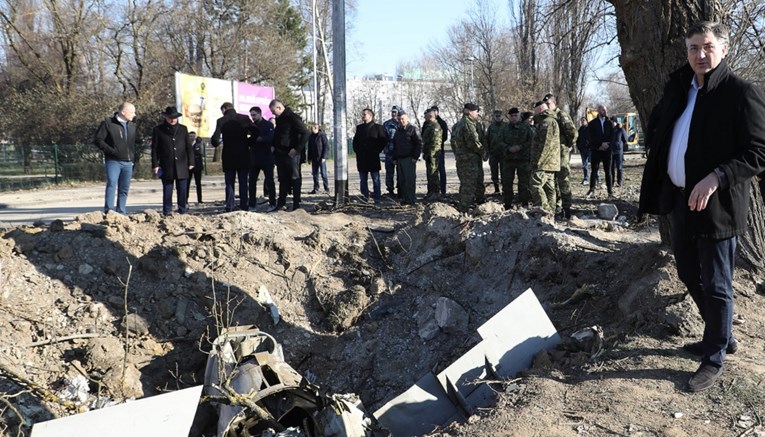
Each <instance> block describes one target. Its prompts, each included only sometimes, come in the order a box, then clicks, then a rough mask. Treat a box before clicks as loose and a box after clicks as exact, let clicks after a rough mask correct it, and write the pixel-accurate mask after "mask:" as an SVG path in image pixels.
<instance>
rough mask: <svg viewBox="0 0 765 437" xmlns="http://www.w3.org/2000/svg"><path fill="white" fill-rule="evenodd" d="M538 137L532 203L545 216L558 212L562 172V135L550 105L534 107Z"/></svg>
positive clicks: (534, 148) (533, 157)
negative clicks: (558, 183)
mask: <svg viewBox="0 0 765 437" xmlns="http://www.w3.org/2000/svg"><path fill="white" fill-rule="evenodd" d="M534 126H535V129H536V135H534V139H533V141H532V146H531V157H530V162H531V188H530V189H531V201H532V203H533V204H534V207H535V208H537V209H541V210H542V211H544V212H545V213H549V214H552V213H553V212H554V211H555V172H557V171H560V133H559V131H558V121H557V120H556V119H555V115H554V114H553V113H552V111H550V109H549V108H548V107H547V103H545V102H543V101H541V100H540V101H539V102H537V103H536V104H534Z"/></svg>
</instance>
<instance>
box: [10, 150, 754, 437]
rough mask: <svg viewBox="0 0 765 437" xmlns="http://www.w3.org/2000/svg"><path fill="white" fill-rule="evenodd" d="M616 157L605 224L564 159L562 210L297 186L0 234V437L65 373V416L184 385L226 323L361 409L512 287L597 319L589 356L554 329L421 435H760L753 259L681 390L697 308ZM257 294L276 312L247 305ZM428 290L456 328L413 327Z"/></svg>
mask: <svg viewBox="0 0 765 437" xmlns="http://www.w3.org/2000/svg"><path fill="white" fill-rule="evenodd" d="M625 171H626V176H625V183H624V185H623V187H621V188H617V189H616V197H615V199H613V200H611V201H609V202H613V203H614V204H615V205H616V206H617V208H618V209H619V218H617V220H614V221H606V220H600V219H597V205H598V204H599V203H602V202H604V201H606V199H605V195H604V191H605V190H604V189H602V190H599V192H598V196H596V198H595V199H587V200H585V199H584V194H585V191H586V187H584V186H581V185H578V184H577V182H579V181H580V180H581V179H580V175H581V170H580V169H573V170H572V173H573V174H574V175H575V176H574V177H572V183H573V184H574V185H573V189H574V197H575V205H574V209H575V214H576V215H577V218H576V219H572V220H570V221H560V220H558V221H556V220H554V219H552V218H550V217H538V216H534V215H530V213H529V211H528V210H526V209H524V208H518V209H513V210H510V211H504V210H503V208H502V207H501V200H500V199H499V198H498V197H491V196H490V200H489V202H487V203H485V204H483V205H481V206H480V207H478V208H476V209H475V210H474V211H473V212H472V213H471V214H461V213H459V212H458V211H457V210H456V209H455V208H454V202H455V201H456V195H455V194H450V195H449V196H448V197H447V198H446V199H444V200H443V201H439V202H435V203H419V204H417V205H416V206H414V207H401V206H399V205H398V204H397V203H396V202H394V201H387V202H385V203H384V204H383V205H382V206H381V207H374V206H372V205H369V204H366V203H363V202H360V201H358V200H357V199H355V198H353V199H352V201H351V203H350V204H349V205H347V206H345V207H343V208H341V209H339V210H331V209H330V207H329V205H328V204H326V202H321V201H320V200H318V201H315V202H313V203H312V204H311V205H310V207H308V209H310V212H309V211H303V210H301V211H297V212H292V213H288V212H279V213H275V214H262V213H248V212H234V213H227V214H220V213H213V210H214V208H212V207H211V208H202V209H196V210H194V212H193V213H191V214H188V215H182V216H181V215H175V216H171V217H162V216H160V215H159V214H158V213H157V212H156V211H151V210H147V211H145V212H141V213H135V214H131V215H130V216H119V215H115V214H108V215H107V216H106V217H105V218H104V217H103V216H102V214H101V213H98V212H95V213H89V214H85V215H81V216H79V217H78V218H77V219H76V220H75V221H72V222H70V223H63V222H60V221H55V222H52V223H45V224H39V225H38V226H24V227H13V228H7V229H4V230H3V231H2V234H1V235H0V236H1V237H2V238H0V332H3V333H4V334H5V335H3V336H2V338H0V366H1V367H0V369H4V370H3V371H0V393H2V395H0V430H2V432H0V434H2V435H8V436H15V435H28V433H29V430H30V427H29V425H31V423H34V422H39V421H44V420H49V419H51V418H54V417H59V416H62V415H67V414H71V413H72V411H71V410H67V409H66V408H65V407H64V406H63V405H62V404H61V403H60V402H56V401H55V400H54V399H59V400H60V399H61V393H58V394H56V393H57V392H58V391H59V390H61V389H62V388H63V387H64V386H65V385H66V380H67V378H70V377H74V376H76V375H83V376H85V377H87V378H88V380H89V381H90V398H89V399H88V401H87V402H86V403H85V405H81V406H79V407H78V408H75V409H79V410H83V409H85V407H86V406H89V405H92V403H93V401H94V400H95V399H96V398H101V399H102V402H103V400H104V399H106V400H122V399H126V398H131V397H136V398H138V397H143V396H150V395H155V394H158V393H161V392H164V391H168V390H176V389H179V388H185V387H189V386H193V385H198V384H200V383H201V382H200V381H201V379H202V376H203V372H204V363H205V361H206V359H207V355H206V354H205V351H208V350H209V348H210V346H209V345H210V341H211V340H212V339H213V338H214V337H215V336H216V335H217V333H218V332H219V331H220V330H221V329H222V328H224V327H226V326H235V325H255V326H257V327H259V328H260V329H262V330H264V331H267V332H269V333H270V334H272V335H273V336H274V337H275V338H276V339H277V340H278V341H279V342H280V343H281V344H282V345H283V347H284V351H285V358H286V360H287V362H288V363H289V364H290V365H292V367H294V368H295V369H296V370H298V371H299V372H300V373H302V374H304V375H311V378H312V379H313V380H314V381H315V382H316V383H317V384H318V385H320V386H321V387H322V389H324V390H327V391H332V392H341V393H344V392H354V393H356V394H358V395H359V396H360V397H361V399H362V400H363V402H364V404H365V406H366V407H367V409H368V410H369V411H374V410H376V409H377V408H379V407H380V406H382V405H383V404H384V403H385V402H387V401H389V400H390V399H392V398H393V397H395V396H397V395H398V394H400V393H401V392H403V391H404V390H406V389H407V388H408V387H410V386H411V385H412V384H413V383H415V382H416V381H417V380H418V379H419V378H420V377H422V376H423V375H424V374H425V373H427V372H428V371H435V372H439V371H440V370H442V369H444V368H445V367H446V366H448V365H449V364H450V363H451V362H453V361H454V360H455V359H456V358H458V357H459V356H460V355H461V354H463V353H464V352H466V351H468V350H469V349H470V348H471V347H472V346H474V345H475V344H476V343H477V342H478V341H479V340H480V339H479V338H478V337H477V335H476V334H474V333H475V328H476V327H478V326H480V325H481V324H482V323H483V322H485V321H486V320H487V319H488V318H490V317H491V316H492V315H494V314H495V313H496V312H497V311H499V310H500V309H502V308H503V307H504V306H505V305H507V304H508V303H509V302H511V301H512V300H513V299H514V298H515V297H517V296H518V295H520V294H521V293H522V292H523V291H525V290H526V289H527V288H532V289H533V290H534V292H535V293H536V295H537V297H538V298H539V300H540V301H541V302H542V304H543V306H544V307H545V309H546V311H547V314H548V316H549V317H550V319H551V320H552V321H553V323H554V324H555V326H556V328H557V329H558V332H559V333H560V335H561V337H563V338H564V339H566V338H567V337H568V336H570V334H571V333H573V332H575V331H577V330H580V329H582V328H586V327H589V326H593V325H599V326H601V327H602V328H603V331H604V333H605V349H604V352H603V353H602V354H600V355H598V356H597V357H596V358H594V359H593V358H591V356H590V354H589V353H587V352H583V351H576V350H575V349H572V348H570V347H565V346H566V345H568V344H569V342H566V341H564V342H563V345H562V346H561V348H560V349H559V350H556V351H554V352H553V353H550V354H541V355H540V356H538V357H537V360H535V365H534V367H533V368H531V369H529V370H528V371H526V372H524V373H523V374H520V375H516V376H517V378H515V379H513V380H511V381H505V382H502V383H497V384H494V388H495V390H496V391H497V404H496V406H495V407H494V408H491V409H487V410H481V411H480V412H479V413H478V414H476V415H474V416H473V417H470V418H469V419H468V420H467V421H465V422H464V423H454V424H450V425H447V426H445V427H444V428H442V429H438V430H434V432H433V434H432V435H440V436H446V435H453V436H497V435H513V436H570V435H591V436H599V435H635V436H638V435H639V436H702V435H710V436H728V435H731V436H732V435H765V431H764V430H763V423H762V421H763V420H764V419H765V390H763V380H765V366H763V365H762V363H763V361H765V340H764V339H763V335H762V332H765V314H763V311H762V308H763V306H765V296H763V295H762V294H761V292H759V293H758V285H757V284H761V283H762V281H763V280H764V279H765V277H763V273H764V272H752V271H747V270H746V269H744V268H738V269H737V270H736V275H735V280H734V288H735V298H736V302H735V305H736V307H735V309H736V315H735V317H736V325H735V326H734V332H735V334H736V336H737V338H738V339H739V340H740V342H741V347H740V349H739V351H738V352H737V353H736V354H735V355H730V356H729V357H728V358H727V359H726V369H725V372H724V374H723V376H722V378H721V380H720V382H719V383H717V384H716V385H715V386H714V387H713V388H712V389H710V390H708V391H706V392H702V393H698V394H689V393H687V392H686V391H685V384H686V382H687V380H688V378H689V377H690V375H691V374H692V372H693V371H694V370H695V369H696V368H697V366H698V361H697V358H696V357H694V356H692V355H690V354H688V353H685V352H683V351H682V350H681V349H680V346H681V345H682V344H684V343H686V342H692V341H696V340H697V339H699V338H700V336H701V329H702V324H701V320H700V319H699V317H698V315H697V313H696V310H695V307H694V306H693V304H692V302H691V300H690V298H689V297H687V296H686V295H685V290H684V287H683V286H682V284H681V283H680V282H679V281H678V279H677V276H676V272H675V268H674V260H673V256H672V254H671V251H669V250H668V249H667V248H666V247H663V246H662V245H661V244H660V242H659V236H658V230H657V225H656V223H655V221H653V220H649V221H648V222H644V223H636V222H635V220H634V217H635V215H636V204H637V196H638V189H639V181H640V174H641V171H642V160H634V159H633V160H630V161H628V166H627V168H626V169H625ZM352 190H353V191H355V190H354V189H353V188H352ZM491 191H492V189H491V188H488V192H491ZM218 206H219V205H218ZM262 287H265V288H266V289H267V290H268V292H269V294H270V296H271V297H272V299H273V301H274V302H275V304H276V306H277V307H278V309H279V312H280V314H281V321H280V322H279V323H278V324H277V325H274V322H273V320H272V318H271V315H270V312H269V311H268V309H267V308H265V307H264V306H262V305H261V304H259V303H258V302H257V294H258V290H259V289H260V288H262ZM577 292H578V293H577ZM575 293H576V294H575ZM439 297H448V298H450V299H452V300H454V301H456V302H457V303H459V304H460V305H461V306H462V307H463V308H464V309H465V310H466V311H467V313H468V316H469V324H468V329H467V331H465V332H451V333H447V332H439V333H437V334H436V336H435V338H431V339H429V340H425V339H423V338H422V337H421V336H420V328H421V327H422V326H423V325H424V324H425V323H427V322H428V317H430V315H431V314H432V312H433V304H434V302H435V301H436V300H437V299H438V298H439ZM126 310H127V313H128V314H129V317H128V318H127V325H126V324H125V313H126ZM126 350H127V352H126ZM123 373H124V375H125V376H124V377H123ZM11 374H15V375H17V376H16V377H14V376H11ZM30 383H31V384H34V385H35V386H37V387H38V389H37V390H34V391H32V390H30V389H29V384H30ZM45 390H47V391H49V392H50V393H53V394H55V395H54V396H52V397H51V398H48V399H43V398H42V396H41V395H40V393H41V392H42V391H45ZM198 433H202V434H203V435H210V434H209V433H207V432H203V431H198ZM197 435H198V434H197Z"/></svg>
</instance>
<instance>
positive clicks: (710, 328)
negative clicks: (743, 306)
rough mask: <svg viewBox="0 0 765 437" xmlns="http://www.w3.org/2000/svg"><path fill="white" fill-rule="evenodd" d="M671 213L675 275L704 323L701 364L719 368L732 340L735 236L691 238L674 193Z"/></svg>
mask: <svg viewBox="0 0 765 437" xmlns="http://www.w3.org/2000/svg"><path fill="white" fill-rule="evenodd" d="M674 195H675V206H674V208H673V210H672V249H673V251H674V252H675V263H676V264H677V276H678V277H679V278H680V280H681V281H682V282H683V284H685V286H686V287H687V288H688V292H689V294H690V295H691V298H692V299H693V301H694V302H695V303H696V307H698V309H699V314H700V315H701V318H702V319H703V320H704V338H703V340H702V343H703V345H704V355H703V357H702V363H706V364H712V365H713V366H715V367H722V364H723V360H724V359H725V350H726V349H727V347H728V341H729V340H730V339H731V338H732V337H733V328H732V327H733V268H734V266H735V264H736V243H737V241H736V237H735V236H734V237H730V238H724V239H712V238H692V237H691V236H690V235H689V234H688V232H687V229H686V227H685V224H686V222H687V221H686V214H688V213H689V212H690V211H689V209H688V200H687V199H686V196H685V194H684V193H683V192H682V191H680V190H675V194H674Z"/></svg>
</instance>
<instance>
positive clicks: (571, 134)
mask: <svg viewBox="0 0 765 437" xmlns="http://www.w3.org/2000/svg"><path fill="white" fill-rule="evenodd" d="M552 113H553V116H554V117H555V121H557V122H558V130H559V131H560V145H561V147H562V146H566V147H568V148H569V149H570V148H572V147H574V144H576V139H577V137H578V136H579V131H578V130H577V129H576V125H575V124H574V121H573V120H571V117H569V115H568V114H567V113H566V111H561V109H560V108H555V109H554V110H552Z"/></svg>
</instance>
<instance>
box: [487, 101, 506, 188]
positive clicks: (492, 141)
mask: <svg viewBox="0 0 765 437" xmlns="http://www.w3.org/2000/svg"><path fill="white" fill-rule="evenodd" d="M491 121H492V123H491V124H490V125H489V127H488V128H487V129H486V149H487V150H488V151H489V169H490V170H491V183H492V184H493V185H494V194H499V170H500V169H499V162H500V161H501V160H502V152H503V151H504V150H505V143H504V140H505V122H504V121H503V120H502V111H501V110H499V109H495V110H494V112H493V114H492V120H491Z"/></svg>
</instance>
